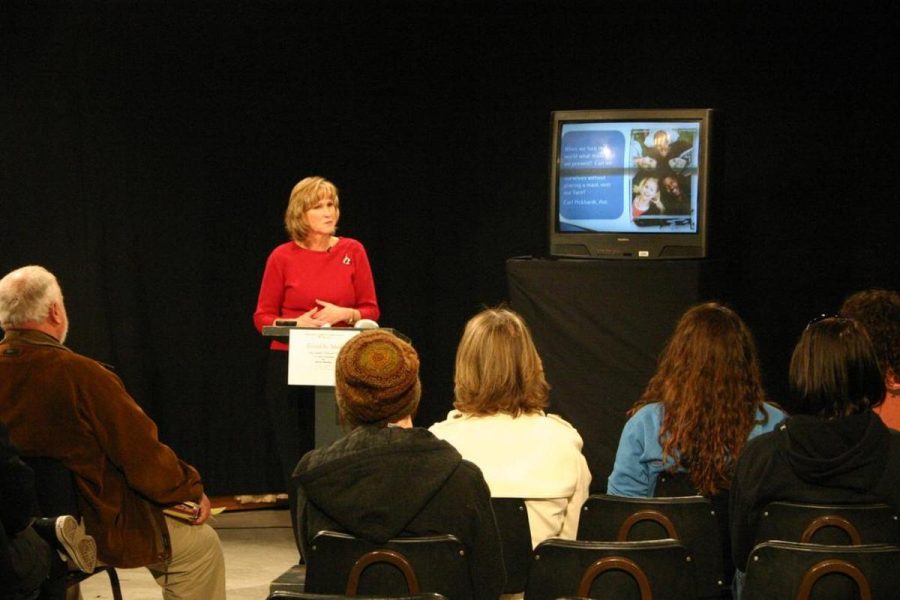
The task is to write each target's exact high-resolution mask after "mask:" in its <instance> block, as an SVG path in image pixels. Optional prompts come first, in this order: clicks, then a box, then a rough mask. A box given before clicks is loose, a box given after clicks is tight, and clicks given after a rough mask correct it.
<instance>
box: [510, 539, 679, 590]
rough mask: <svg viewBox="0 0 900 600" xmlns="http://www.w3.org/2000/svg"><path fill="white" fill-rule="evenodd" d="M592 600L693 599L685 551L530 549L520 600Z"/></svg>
mask: <svg viewBox="0 0 900 600" xmlns="http://www.w3.org/2000/svg"><path fill="white" fill-rule="evenodd" d="M572 596H577V597H590V598H595V599H598V600H603V599H607V598H609V599H612V598H616V599H617V600H647V599H649V598H696V597H697V596H696V590H695V585H694V570H693V562H692V561H691V556H690V554H689V553H688V551H687V549H686V548H685V547H684V546H683V545H682V544H680V543H679V542H677V541H675V540H671V539H669V540H650V541H639V542H583V541H572V540H561V539H558V538H553V539H549V540H546V541H543V542H541V543H540V544H538V547H537V548H535V549H534V557H533V559H532V561H531V568H530V569H529V571H528V582H527V584H526V586H525V597H526V598H527V599H528V600H556V599H557V598H562V597H572Z"/></svg>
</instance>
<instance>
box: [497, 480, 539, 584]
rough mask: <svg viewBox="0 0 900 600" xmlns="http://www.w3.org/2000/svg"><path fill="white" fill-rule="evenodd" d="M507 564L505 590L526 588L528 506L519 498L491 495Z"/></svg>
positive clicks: (504, 562) (528, 532)
mask: <svg viewBox="0 0 900 600" xmlns="http://www.w3.org/2000/svg"><path fill="white" fill-rule="evenodd" d="M491 506H492V507H493V509H494V517H495V519H496V521H497V529H498V530H499V532H500V542H501V543H502V547H503V565H504V567H505V568H506V586H505V587H504V588H503V593H504V594H518V593H521V592H522V591H523V590H524V589H525V582H526V581H527V579H528V567H529V565H530V564H531V527H530V526H529V524H528V510H527V508H526V507H525V501H524V500H523V499H522V498H491Z"/></svg>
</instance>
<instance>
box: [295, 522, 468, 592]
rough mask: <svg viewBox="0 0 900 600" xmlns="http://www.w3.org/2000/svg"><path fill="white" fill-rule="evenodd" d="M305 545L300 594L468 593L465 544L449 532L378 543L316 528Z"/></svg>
mask: <svg viewBox="0 0 900 600" xmlns="http://www.w3.org/2000/svg"><path fill="white" fill-rule="evenodd" d="M309 548H310V549H309V552H308V556H307V557H306V587H305V589H304V591H305V592H312V593H317V594H346V595H348V596H355V595H357V594H359V595H365V594H368V595H373V594H382V595H394V596H397V595H408V594H417V593H420V592H430V593H438V594H443V595H444V596H447V597H448V598H452V599H453V600H457V599H459V600H468V599H470V598H472V597H473V590H472V584H471V581H470V578H469V568H468V562H467V557H466V551H465V547H464V546H463V545H462V543H461V542H460V541H459V540H458V539H457V538H456V537H454V536H452V535H436V536H427V537H410V538H397V539H393V540H389V541H388V542H386V543H385V544H382V545H379V544H373V543H371V542H367V541H365V540H361V539H358V538H356V537H354V536H352V535H349V534H345V533H337V532H334V531H321V532H319V533H318V534H317V535H316V536H315V537H314V538H313V539H312V541H311V542H310V544H309Z"/></svg>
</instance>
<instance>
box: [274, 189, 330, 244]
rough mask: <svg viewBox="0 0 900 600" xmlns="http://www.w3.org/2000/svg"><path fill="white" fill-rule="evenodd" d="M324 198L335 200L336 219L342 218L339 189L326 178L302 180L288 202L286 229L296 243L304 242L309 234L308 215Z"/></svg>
mask: <svg viewBox="0 0 900 600" xmlns="http://www.w3.org/2000/svg"><path fill="white" fill-rule="evenodd" d="M324 198H332V199H333V200H334V210H335V218H336V219H340V218H341V203H340V199H339V198H338V190H337V187H336V186H335V185H334V184H333V183H331V182H330V181H328V180H327V179H325V178H324V177H306V178H304V179H301V180H300V181H299V182H298V183H297V185H295V186H294V189H292V190H291V197H290V200H288V206H287V210H285V211H284V228H285V230H286V231H287V232H288V235H290V236H291V239H292V240H294V241H295V242H302V241H303V240H305V239H306V234H307V233H309V223H307V221H306V213H307V212H308V211H309V210H310V209H311V208H312V207H314V206H315V205H316V203H318V202H319V200H322V199H324Z"/></svg>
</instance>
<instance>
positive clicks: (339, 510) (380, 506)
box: [294, 426, 506, 600]
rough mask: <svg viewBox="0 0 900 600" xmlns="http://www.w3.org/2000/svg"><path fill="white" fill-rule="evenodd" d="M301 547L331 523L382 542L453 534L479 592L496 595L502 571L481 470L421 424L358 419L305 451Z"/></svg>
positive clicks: (298, 473) (300, 473)
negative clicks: (412, 425)
mask: <svg viewBox="0 0 900 600" xmlns="http://www.w3.org/2000/svg"><path fill="white" fill-rule="evenodd" d="M294 481H295V483H296V484H297V506H298V508H297V511H298V512H297V523H298V524H300V525H298V526H299V527H300V528H301V531H300V532H299V534H298V536H297V537H298V539H299V542H300V548H301V551H302V552H303V553H304V554H306V553H307V549H308V548H309V542H310V540H311V539H312V538H313V537H314V536H315V535H316V533H318V532H319V531H322V530H325V529H329V530H332V531H341V532H345V533H350V534H352V535H354V536H356V537H359V538H362V539H365V540H368V541H371V542H373V543H383V542H385V541H387V540H389V539H391V538H396V537H404V536H425V535H438V534H447V533H449V534H452V535H455V536H456V537H457V538H458V539H459V540H460V541H461V542H462V543H463V545H465V547H466V549H467V551H468V553H469V554H468V555H469V570H470V575H471V578H472V586H473V589H474V590H475V592H476V597H477V598H485V599H487V598H491V599H492V600H496V598H497V597H498V596H499V595H500V593H501V590H502V588H503V584H504V582H505V579H506V575H505V572H504V569H503V558H502V553H501V552H502V551H501V546H500V537H499V534H498V533H497V525H496V523H495V521H494V513H493V510H492V509H491V504H490V490H489V489H488V486H487V484H486V483H485V481H484V477H483V476H482V474H481V471H480V470H479V469H478V467H476V466H475V465H474V464H472V463H470V462H468V461H465V460H463V459H462V457H461V456H460V454H459V452H457V451H456V449H455V448H454V447H453V446H451V445H450V444H449V443H447V442H445V441H443V440H439V439H437V438H436V437H435V436H434V435H433V434H432V433H431V432H429V431H428V430H426V429H421V428H412V429H404V428H401V427H375V426H362V427H357V428H356V429H354V430H353V431H352V432H351V433H350V434H348V435H346V436H344V437H343V438H341V439H339V440H337V441H336V442H335V443H334V444H332V445H331V446H329V447H328V448H319V449H316V450H313V451H311V452H308V453H307V454H306V455H304V456H303V458H302V459H300V462H299V463H298V465H297V468H296V469H295V471H294Z"/></svg>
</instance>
